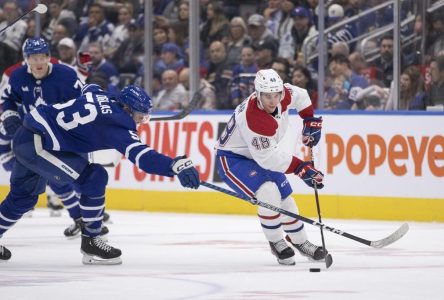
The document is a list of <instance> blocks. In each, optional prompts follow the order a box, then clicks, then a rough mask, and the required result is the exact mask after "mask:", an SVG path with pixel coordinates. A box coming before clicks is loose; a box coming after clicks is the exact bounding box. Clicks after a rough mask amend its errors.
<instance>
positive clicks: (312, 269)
mask: <svg viewBox="0 0 444 300" xmlns="http://www.w3.org/2000/svg"><path fill="white" fill-rule="evenodd" d="M310 272H321V269H319V268H310Z"/></svg>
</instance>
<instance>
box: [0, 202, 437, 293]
mask: <svg viewBox="0 0 444 300" xmlns="http://www.w3.org/2000/svg"><path fill="white" fill-rule="evenodd" d="M110 214H111V219H112V222H113V223H112V224H109V225H108V227H109V229H110V234H109V242H110V244H111V245H113V246H115V247H118V248H120V249H122V251H123V255H122V260H123V264H122V265H119V266H84V265H82V263H81V254H80V250H79V249H80V239H79V238H77V239H74V240H67V239H65V238H64V236H63V230H64V229H65V227H66V226H68V225H70V223H71V220H70V219H69V218H68V217H67V216H66V214H65V215H64V216H63V217H60V218H54V217H53V218H51V217H49V212H48V211H47V210H46V209H38V210H36V211H35V212H34V216H33V217H32V218H24V219H22V220H21V221H20V222H19V223H18V224H17V225H16V226H15V227H13V228H12V229H11V230H10V231H9V232H7V233H6V234H5V235H4V237H3V238H2V239H0V243H1V244H2V245H5V246H7V247H8V248H9V249H10V250H11V251H12V255H13V256H12V258H11V260H10V261H8V262H6V263H0V299H1V300H9V299H63V300H70V299H75V300H79V299H91V300H96V299H97V300H98V299H110V300H113V299H131V300H133V299H205V300H206V299H209V300H216V299H218V300H222V299H230V300H231V299H254V300H256V299H257V300H269V299H323V300H332V299H333V300H334V299H341V300H344V299H369V300H370V299H371V300H374V299H403V300H404V299H444V295H443V294H444V287H443V286H442V285H441V284H443V283H444V224H441V223H415V222H409V225H410V231H409V232H408V233H407V235H406V236H404V237H403V238H402V239H401V240H399V241H397V242H396V243H394V244H392V245H390V246H388V247H387V248H383V249H374V248H371V247H368V246H366V245H363V244H360V243H357V242H355V241H353V240H350V239H347V238H344V237H341V236H339V235H336V234H333V233H330V232H325V233H324V235H325V239H326V244H327V248H328V249H329V251H330V253H331V254H332V255H333V259H334V262H333V265H332V267H331V268H330V269H328V270H325V266H324V265H323V264H322V263H314V262H309V261H307V260H306V259H305V258H303V257H301V256H300V255H298V254H297V256H296V266H280V265H278V264H277V262H276V260H275V258H274V256H272V255H271V253H270V250H269V247H268V243H266V242H265V239H264V237H263V235H262V232H261V229H260V226H259V221H258V220H257V219H256V217H253V216H226V215H225V216H222V215H195V214H160V213H140V212H120V211H110ZM324 223H325V224H327V225H330V226H332V227H335V228H337V229H341V230H343V231H346V232H348V233H351V234H354V235H358V236H360V237H363V238H366V239H370V240H378V239H380V238H383V237H385V236H387V235H389V234H391V233H392V232H393V231H395V230H396V229H397V228H398V227H399V226H400V225H401V223H402V222H376V221H375V222H374V221H348V220H332V219H326V220H324ZM305 228H306V229H307V232H308V235H309V238H310V240H311V241H312V242H316V243H319V242H320V235H319V229H318V228H317V227H313V226H311V225H308V224H306V226H305ZM312 267H320V268H322V271H321V272H320V273H310V272H309V268H312Z"/></svg>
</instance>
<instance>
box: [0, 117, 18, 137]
mask: <svg viewBox="0 0 444 300" xmlns="http://www.w3.org/2000/svg"><path fill="white" fill-rule="evenodd" d="M0 121H1V122H2V124H1V125H0V133H1V134H3V135H5V136H7V137H13V136H14V134H15V132H16V131H17V129H19V128H20V126H22V121H21V120H20V116H19V114H18V112H16V111H13V110H5V111H4V112H3V113H2V115H1V116H0Z"/></svg>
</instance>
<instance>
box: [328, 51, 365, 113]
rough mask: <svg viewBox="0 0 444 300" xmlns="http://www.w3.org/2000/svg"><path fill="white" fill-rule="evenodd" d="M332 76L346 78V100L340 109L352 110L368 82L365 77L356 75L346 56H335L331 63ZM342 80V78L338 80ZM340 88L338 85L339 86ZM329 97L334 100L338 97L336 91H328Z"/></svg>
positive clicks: (340, 105) (344, 85) (339, 106)
mask: <svg viewBox="0 0 444 300" xmlns="http://www.w3.org/2000/svg"><path fill="white" fill-rule="evenodd" d="M329 69H330V74H331V76H332V77H333V78H336V77H338V76H344V79H343V81H344V83H343V87H344V88H343V90H345V91H346V99H345V100H344V101H342V102H341V103H340V104H339V105H338V106H337V108H338V109H351V107H352V105H353V104H354V102H355V101H356V96H357V95H358V93H359V92H360V91H362V90H363V89H365V88H367V87H368V81H367V79H365V77H363V76H361V75H358V74H356V73H355V72H354V71H353V70H352V69H351V68H350V61H349V60H348V58H347V57H346V56H344V55H340V54H339V55H336V56H333V57H332V58H331V60H330V63H329ZM338 80H340V78H339V79H338ZM337 86H338V85H337ZM327 94H328V97H329V98H332V97H334V96H335V95H336V91H335V90H334V89H332V88H330V89H329V90H328V91H327Z"/></svg>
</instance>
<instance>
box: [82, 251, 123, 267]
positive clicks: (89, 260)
mask: <svg viewBox="0 0 444 300" xmlns="http://www.w3.org/2000/svg"><path fill="white" fill-rule="evenodd" d="M82 263H83V264H84V265H120V264H122V258H120V256H119V257H115V258H109V259H103V258H100V257H98V256H95V255H89V254H86V253H83V258H82Z"/></svg>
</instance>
